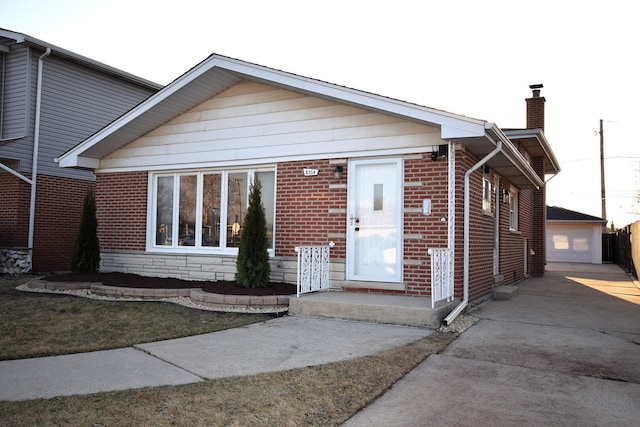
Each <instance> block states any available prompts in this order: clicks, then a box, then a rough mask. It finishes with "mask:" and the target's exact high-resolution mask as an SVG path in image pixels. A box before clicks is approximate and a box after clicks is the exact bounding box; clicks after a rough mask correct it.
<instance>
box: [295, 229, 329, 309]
mask: <svg viewBox="0 0 640 427" xmlns="http://www.w3.org/2000/svg"><path fill="white" fill-rule="evenodd" d="M333 246H334V245H333V242H331V243H329V246H297V247H296V252H297V253H298V280H297V286H298V297H299V296H300V294H306V293H309V292H317V291H321V290H325V289H329V266H330V263H329V250H330V249H331V248H332V247H333Z"/></svg>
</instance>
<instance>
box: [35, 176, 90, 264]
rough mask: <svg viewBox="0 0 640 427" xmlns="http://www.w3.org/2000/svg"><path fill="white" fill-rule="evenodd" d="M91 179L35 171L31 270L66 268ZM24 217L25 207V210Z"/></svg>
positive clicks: (69, 260)
mask: <svg viewBox="0 0 640 427" xmlns="http://www.w3.org/2000/svg"><path fill="white" fill-rule="evenodd" d="M92 186H93V183H92V182H88V181H81V180H77V179H70V178H60V177H54V176H47V175H38V180H37V183H36V215H35V230H34V236H33V270H34V271H37V272H47V271H68V270H69V269H70V266H69V265H70V262H71V253H72V251H73V245H74V243H75V240H76V236H77V234H78V229H79V227H80V220H81V218H82V206H83V204H84V197H85V195H86V193H87V190H88V189H89V188H91V187H92ZM25 212H26V215H27V217H28V212H29V209H28V208H27V210H26V211H25Z"/></svg>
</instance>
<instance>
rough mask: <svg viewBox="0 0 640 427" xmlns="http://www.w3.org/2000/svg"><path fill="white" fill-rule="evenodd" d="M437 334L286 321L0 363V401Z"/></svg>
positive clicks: (138, 383) (175, 380)
mask: <svg viewBox="0 0 640 427" xmlns="http://www.w3.org/2000/svg"><path fill="white" fill-rule="evenodd" d="M432 332H433V331H432V330H429V329H423V328H415V327H408V326H394V325H381V324H372V323H364V322H351V321H341V320H333V319H318V318H308V317H299V316H286V317H281V318H277V319H274V320H270V321H267V322H262V323H255V324H251V325H248V326H245V327H242V328H235V329H229V330H226V331H221V332H214V333H210V334H204V335H196V336H193V337H187V338H180V339H175V340H169V341H160V342H155V343H148V344H141V345H137V346H135V347H133V348H124V349H117V350H107V351H96V352H92V353H82V354H70V355H65V356H54V357H42V358H33V359H22V360H9V361H2V362H0V400H7V401H17V400H26V399H36V398H51V397H55V396H68V395H74V394H87V393H97V392H103V391H114V390H126V389H130V388H140V387H154V386H160V385H179V384H187V383H193V382H197V381H202V380H204V379H210V378H222V377H233V376H242V375H252V374H257V373H261V372H273V371H280V370H288V369H294V368H302V367H305V366H314V365H323V364H326V363H331V362H336V361H340V360H345V359H351V358H356V357H360V356H365V355H369V354H373V353H377V352H378V351H382V350H385V349H389V348H393V347H396V346H401V345H404V344H407V343H410V342H412V341H415V340H417V339H420V338H422V337H425V336H427V335H429V334H431V333H432ZM256 354H259V355H260V357H255V355H256Z"/></svg>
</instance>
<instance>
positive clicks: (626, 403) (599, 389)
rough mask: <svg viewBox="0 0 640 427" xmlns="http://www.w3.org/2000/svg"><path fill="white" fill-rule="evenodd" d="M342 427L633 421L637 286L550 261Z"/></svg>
mask: <svg viewBox="0 0 640 427" xmlns="http://www.w3.org/2000/svg"><path fill="white" fill-rule="evenodd" d="M471 314H472V315H474V316H476V317H478V318H479V319H480V320H479V322H478V323H476V324H475V325H474V326H472V327H471V328H470V329H469V330H467V331H466V332H464V333H463V334H462V335H461V336H460V337H459V338H458V339H457V340H456V341H454V342H453V343H452V344H451V345H450V346H449V347H448V348H447V349H446V350H445V351H444V352H442V353H441V354H439V355H434V356H431V357H429V358H428V359H427V360H426V361H425V362H423V363H422V364H421V365H419V366H418V367H417V368H416V369H414V370H413V371H412V372H410V373H409V374H408V375H407V376H406V377H405V378H404V379H402V380H401V381H399V382H398V383H396V384H395V385H394V386H393V388H392V389H391V390H389V391H388V392H387V393H386V394H384V395H383V396H381V397H380V398H379V399H378V400H377V401H375V402H374V403H373V404H371V405H370V406H369V407H367V408H365V409H364V410H363V411H361V412H360V413H358V414H356V416H354V417H353V418H352V419H351V420H349V421H348V422H347V423H345V426H348V427H353V426H422V425H456V426H472V425H473V426H477V425H500V426H510V425H513V426H531V425H540V426H543V425H544V426H548V425H563V426H565V425H572V426H573V425H576V426H577V425H580V426H600V425H615V426H636V425H638V423H639V421H638V420H640V345H638V344H640V290H639V288H638V286H637V284H636V283H635V282H633V281H632V280H630V279H629V277H628V276H627V274H626V273H624V271H623V270H621V269H620V268H619V267H618V266H616V265H584V264H552V265H549V266H548V268H547V274H546V275H545V277H544V278H536V279H532V280H528V281H526V282H523V283H522V284H520V292H519V295H518V296H517V297H516V298H514V299H512V300H508V301H492V302H490V303H488V304H485V305H484V306H482V307H480V308H479V309H477V310H475V311H474V312H472V313H471Z"/></svg>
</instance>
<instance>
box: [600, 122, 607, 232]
mask: <svg viewBox="0 0 640 427" xmlns="http://www.w3.org/2000/svg"><path fill="white" fill-rule="evenodd" d="M602 122H603V120H602V119H600V198H601V203H602V219H607V197H606V194H607V193H606V191H605V189H604V127H603V125H602Z"/></svg>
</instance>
